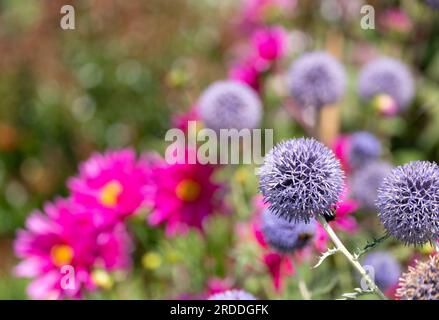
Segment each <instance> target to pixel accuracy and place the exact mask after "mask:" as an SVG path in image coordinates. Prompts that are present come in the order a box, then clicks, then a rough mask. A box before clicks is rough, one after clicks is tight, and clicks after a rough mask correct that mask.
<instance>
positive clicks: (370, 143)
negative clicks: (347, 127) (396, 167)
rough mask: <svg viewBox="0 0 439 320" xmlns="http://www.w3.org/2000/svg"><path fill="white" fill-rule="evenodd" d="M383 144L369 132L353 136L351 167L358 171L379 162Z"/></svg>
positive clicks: (350, 151)
mask: <svg viewBox="0 0 439 320" xmlns="http://www.w3.org/2000/svg"><path fill="white" fill-rule="evenodd" d="M381 151H382V150H381V142H380V141H379V140H378V138H377V137H375V136H374V135H373V134H371V133H369V132H367V131H358V132H355V133H353V134H352V135H351V138H350V147H349V156H348V159H349V160H348V161H349V165H350V166H351V167H352V168H354V169H356V168H359V167H361V166H364V165H365V164H367V163H368V162H370V161H373V160H377V159H378V158H379V156H380V155H381Z"/></svg>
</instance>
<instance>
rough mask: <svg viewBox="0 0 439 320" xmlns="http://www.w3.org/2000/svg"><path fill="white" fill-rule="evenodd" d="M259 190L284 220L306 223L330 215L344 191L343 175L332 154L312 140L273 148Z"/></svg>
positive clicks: (260, 180) (288, 143)
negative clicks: (319, 216)
mask: <svg viewBox="0 0 439 320" xmlns="http://www.w3.org/2000/svg"><path fill="white" fill-rule="evenodd" d="M259 176H260V177H259V189H260V191H261V193H262V195H263V197H264V201H265V202H268V203H269V204H270V205H269V209H270V210H271V211H272V212H273V213H275V214H277V215H279V216H281V217H285V218H286V219H287V220H290V221H291V220H294V221H295V222H300V221H303V222H307V223H308V222H309V221H310V220H311V219H312V218H315V217H316V215H317V214H322V215H325V216H331V215H333V209H334V207H335V205H336V203H337V201H338V200H339V197H340V195H341V193H342V191H343V179H344V175H343V171H342V170H341V166H340V162H339V161H338V160H337V159H336V158H335V155H334V153H333V152H332V151H331V150H330V149H328V148H327V147H325V146H324V145H323V144H322V143H320V142H318V141H316V140H315V139H312V138H299V139H292V140H288V141H285V142H281V143H279V144H278V145H276V146H275V147H274V148H273V149H272V150H271V151H270V152H269V153H268V154H267V155H266V156H265V159H264V165H263V166H262V167H261V168H260V171H259Z"/></svg>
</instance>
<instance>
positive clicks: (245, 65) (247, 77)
mask: <svg viewBox="0 0 439 320" xmlns="http://www.w3.org/2000/svg"><path fill="white" fill-rule="evenodd" d="M229 78H230V79H232V80H237V81H241V82H243V83H246V84H248V85H249V86H250V87H252V88H253V89H255V90H256V91H259V89H260V72H259V71H258V70H257V69H256V66H255V65H254V63H252V61H250V60H247V61H243V62H237V63H235V64H233V65H232V67H231V68H230V69H229Z"/></svg>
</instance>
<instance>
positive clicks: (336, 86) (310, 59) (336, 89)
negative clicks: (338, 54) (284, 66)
mask: <svg viewBox="0 0 439 320" xmlns="http://www.w3.org/2000/svg"><path fill="white" fill-rule="evenodd" d="M289 79H290V84H289V87H290V90H291V93H292V95H293V97H294V99H295V100H296V101H297V102H298V103H299V104H301V105H302V106H305V107H308V106H311V107H317V108H321V107H323V106H325V105H327V104H331V103H334V102H337V101H338V100H340V99H341V97H342V96H343V94H344V91H345V84H346V75H345V71H344V68H343V66H342V65H341V64H340V63H339V62H338V61H337V60H336V59H335V58H334V57H333V56H331V55H330V54H328V53H325V52H319V51H317V52H308V53H305V54H303V55H302V56H301V57H299V58H298V59H297V60H296V61H294V62H293V64H292V65H291V67H290V71H289Z"/></svg>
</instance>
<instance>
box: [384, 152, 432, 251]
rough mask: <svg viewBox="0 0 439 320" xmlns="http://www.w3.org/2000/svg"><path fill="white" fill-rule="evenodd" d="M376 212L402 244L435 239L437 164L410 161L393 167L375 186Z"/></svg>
mask: <svg viewBox="0 0 439 320" xmlns="http://www.w3.org/2000/svg"><path fill="white" fill-rule="evenodd" d="M377 207H378V211H379V213H378V216H379V217H380V220H381V222H382V223H383V225H384V227H385V229H386V230H387V232H388V233H389V234H391V235H393V236H394V237H396V238H397V239H399V240H401V241H402V242H404V243H405V244H414V245H422V244H424V243H426V242H433V241H436V240H437V239H439V166H438V165H437V164H436V163H433V162H428V161H414V162H410V163H408V164H406V165H403V166H399V167H396V168H395V169H393V170H392V172H391V173H390V174H389V175H388V176H387V177H386V178H384V180H383V183H382V184H381V187H380V188H379V189H378V197H377Z"/></svg>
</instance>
